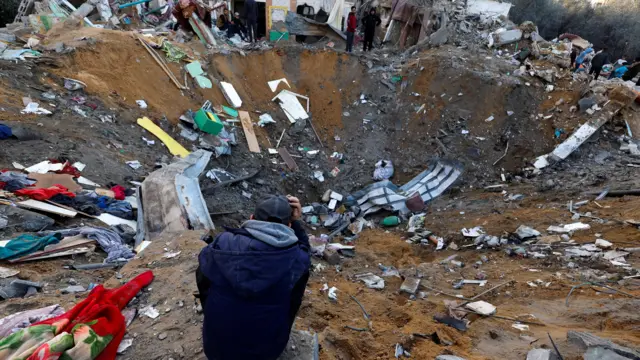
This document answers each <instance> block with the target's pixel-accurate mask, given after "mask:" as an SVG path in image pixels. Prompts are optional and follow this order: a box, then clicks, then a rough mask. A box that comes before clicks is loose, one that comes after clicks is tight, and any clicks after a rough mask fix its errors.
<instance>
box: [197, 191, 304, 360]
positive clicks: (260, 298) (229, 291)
mask: <svg viewBox="0 0 640 360" xmlns="http://www.w3.org/2000/svg"><path fill="white" fill-rule="evenodd" d="M301 216H302V207H301V205H300V201H299V200H298V199H297V198H294V197H291V196H289V197H284V196H270V197H268V198H267V199H265V200H264V201H262V202H261V203H259V204H258V206H256V209H255V213H254V214H253V215H252V216H251V220H249V221H247V222H245V223H244V224H242V226H241V227H240V228H239V229H230V228H227V229H226V231H225V232H224V233H222V234H220V235H218V236H217V237H216V238H215V240H213V241H211V242H210V243H209V245H207V247H205V248H204V249H202V251H201V252H200V256H199V258H198V260H199V263H200V266H199V267H198V269H197V270H196V280H197V284H198V290H199V292H200V300H201V301H202V304H203V308H204V324H203V343H204V352H205V355H206V356H207V358H208V359H209V360H275V359H277V358H278V356H280V354H281V353H282V352H283V351H284V349H285V347H286V345H287V342H288V341H289V333H290V332H291V327H292V326H293V322H294V320H295V318H296V314H297V312H298V310H299V309H300V304H301V303H302V296H303V295H304V291H305V287H306V284H307V280H308V279H309V267H310V264H311V263H310V259H309V238H308V236H307V234H306V232H305V231H304V228H303V227H302V223H301V222H300V217H301Z"/></svg>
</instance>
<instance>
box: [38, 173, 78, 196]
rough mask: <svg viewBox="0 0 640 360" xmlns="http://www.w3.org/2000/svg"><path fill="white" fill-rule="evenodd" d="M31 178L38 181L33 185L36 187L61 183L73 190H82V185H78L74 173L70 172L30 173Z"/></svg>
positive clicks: (46, 186)
mask: <svg viewBox="0 0 640 360" xmlns="http://www.w3.org/2000/svg"><path fill="white" fill-rule="evenodd" d="M29 178H31V179H33V180H35V181H36V183H35V184H34V185H33V188H34V189H41V188H48V187H51V186H53V185H55V184H60V185H62V186H64V187H66V188H67V189H69V191H71V192H78V191H80V190H82V186H80V185H78V184H77V183H76V182H75V181H74V180H73V175H70V174H55V173H47V174H40V173H29Z"/></svg>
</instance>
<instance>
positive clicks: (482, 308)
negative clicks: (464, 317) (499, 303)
mask: <svg viewBox="0 0 640 360" xmlns="http://www.w3.org/2000/svg"><path fill="white" fill-rule="evenodd" d="M465 307H466V308H467V309H469V310H473V311H475V312H477V313H478V314H482V315H493V314H495V313H496V307H495V306H493V305H492V304H490V303H488V302H486V301H475V302H472V303H469V304H467V305H465Z"/></svg>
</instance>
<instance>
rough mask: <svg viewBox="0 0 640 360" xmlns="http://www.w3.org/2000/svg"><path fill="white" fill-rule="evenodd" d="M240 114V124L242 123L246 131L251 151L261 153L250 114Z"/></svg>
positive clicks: (240, 112) (241, 112) (244, 112)
mask: <svg viewBox="0 0 640 360" xmlns="http://www.w3.org/2000/svg"><path fill="white" fill-rule="evenodd" d="M238 113H239V114H240V122H242V128H243V129H244V136H245V137H246V138H247V143H248V145H249V151H251V152H254V153H259V152H260V145H258V139H257V138H256V133H255V132H254V131H253V123H251V117H249V113H248V112H246V111H238Z"/></svg>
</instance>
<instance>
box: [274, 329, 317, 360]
mask: <svg viewBox="0 0 640 360" xmlns="http://www.w3.org/2000/svg"><path fill="white" fill-rule="evenodd" d="M318 349H319V346H318V335H317V334H312V333H310V332H308V331H303V330H292V331H291V335H290V336H289V342H288V343H287V346H286V347H285V349H284V351H283V352H282V354H280V356H279V357H278V359H277V360H314V359H318V358H319V354H318Z"/></svg>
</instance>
